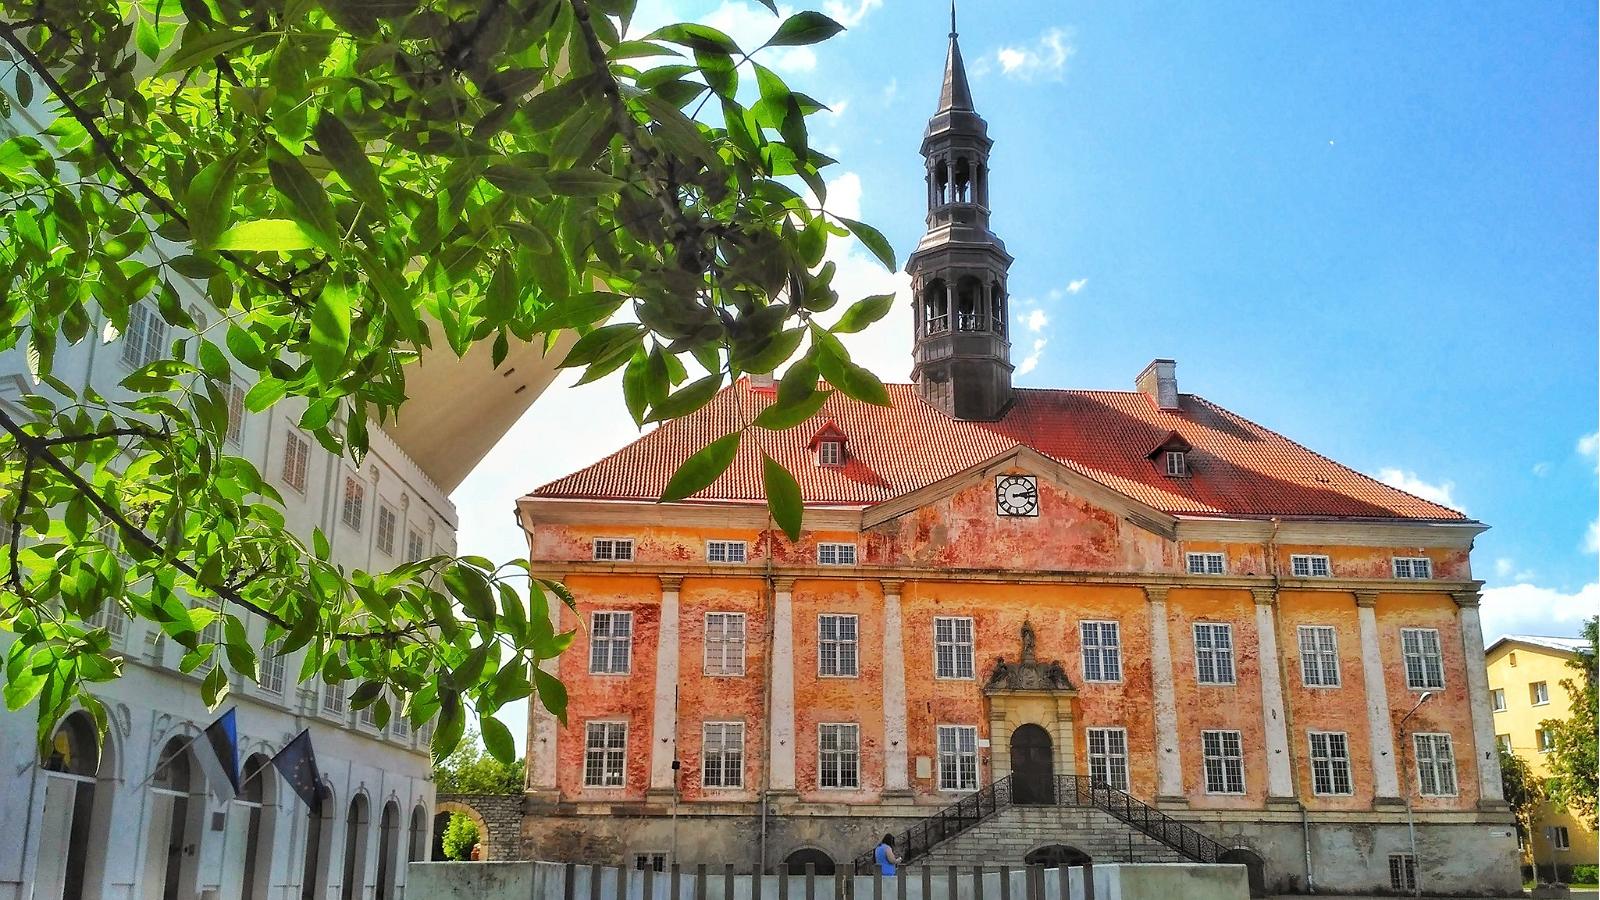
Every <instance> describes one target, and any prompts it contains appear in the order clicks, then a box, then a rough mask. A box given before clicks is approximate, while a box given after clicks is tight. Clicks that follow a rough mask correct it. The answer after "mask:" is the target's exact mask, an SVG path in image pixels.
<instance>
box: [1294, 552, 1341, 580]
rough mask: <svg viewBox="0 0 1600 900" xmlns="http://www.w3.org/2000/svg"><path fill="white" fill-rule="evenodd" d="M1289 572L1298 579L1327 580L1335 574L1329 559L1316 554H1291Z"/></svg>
mask: <svg viewBox="0 0 1600 900" xmlns="http://www.w3.org/2000/svg"><path fill="white" fill-rule="evenodd" d="M1289 571H1290V572H1291V573H1293V575H1294V577H1296V578H1327V577H1328V576H1330V575H1332V574H1333V569H1332V568H1330V567H1329V566H1328V558H1327V557H1326V556H1321V555H1318V554H1314V553H1292V554H1290V555H1289Z"/></svg>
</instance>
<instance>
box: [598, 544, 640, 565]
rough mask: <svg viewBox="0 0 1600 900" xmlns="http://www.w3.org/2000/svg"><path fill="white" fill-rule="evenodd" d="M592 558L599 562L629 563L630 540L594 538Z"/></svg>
mask: <svg viewBox="0 0 1600 900" xmlns="http://www.w3.org/2000/svg"><path fill="white" fill-rule="evenodd" d="M594 558H595V559H597V560H599V561H600V562H631V561H632V560H633V539H632V538H595V539H594Z"/></svg>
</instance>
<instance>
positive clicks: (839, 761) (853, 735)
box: [817, 723, 861, 789]
mask: <svg viewBox="0 0 1600 900" xmlns="http://www.w3.org/2000/svg"><path fill="white" fill-rule="evenodd" d="M817 748H818V754H817V783H818V785H819V786H820V787H823V788H833V789H851V788H858V787H860V786H861V726H859V725H854V724H835V723H825V724H822V725H818V726H817Z"/></svg>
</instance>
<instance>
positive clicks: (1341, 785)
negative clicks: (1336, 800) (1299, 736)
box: [1311, 731, 1355, 794]
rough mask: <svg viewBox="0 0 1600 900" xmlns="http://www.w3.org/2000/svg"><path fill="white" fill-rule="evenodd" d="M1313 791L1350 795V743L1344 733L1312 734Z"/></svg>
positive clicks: (1325, 732)
mask: <svg viewBox="0 0 1600 900" xmlns="http://www.w3.org/2000/svg"><path fill="white" fill-rule="evenodd" d="M1311 791H1312V793H1315V794H1350V793H1354V791H1355V789H1354V787H1353V786H1352V785H1351V781H1350V741H1349V738H1348V737H1347V736H1346V735H1345V733H1344V732H1342V731H1313V732H1311Z"/></svg>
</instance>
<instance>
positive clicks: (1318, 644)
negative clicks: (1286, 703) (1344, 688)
mask: <svg viewBox="0 0 1600 900" xmlns="http://www.w3.org/2000/svg"><path fill="white" fill-rule="evenodd" d="M1299 632H1300V677H1301V678H1302V679H1304V680H1305V685H1306V687H1338V686H1339V642H1338V637H1337V636H1336V635H1335V634H1334V631H1333V626H1331V625H1301V626H1300V629H1299Z"/></svg>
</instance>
